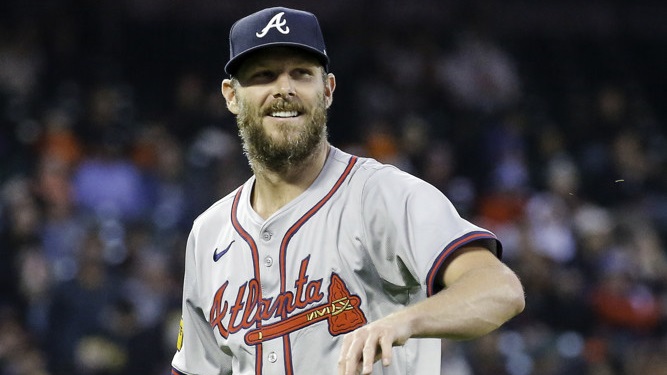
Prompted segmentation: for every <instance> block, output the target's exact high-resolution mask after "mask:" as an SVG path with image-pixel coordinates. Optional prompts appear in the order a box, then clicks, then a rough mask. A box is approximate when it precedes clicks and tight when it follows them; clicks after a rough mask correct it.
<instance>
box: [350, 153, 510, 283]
mask: <svg viewBox="0 0 667 375" xmlns="http://www.w3.org/2000/svg"><path fill="white" fill-rule="evenodd" d="M362 215H363V222H364V223H365V231H366V232H365V234H366V239H367V241H366V242H367V246H369V254H370V256H371V258H372V259H373V263H374V264H375V266H376V269H377V271H378V273H379V274H380V277H382V278H383V279H384V280H385V281H386V282H388V283H390V284H392V285H395V286H397V287H414V286H417V285H418V284H419V285H421V286H422V287H424V288H425V289H426V293H427V295H431V294H433V293H435V292H437V291H438V290H439V289H440V287H439V282H438V281H437V280H436V278H435V275H436V274H437V271H438V269H439V267H440V266H442V264H444V262H445V260H446V259H447V258H448V257H449V256H450V255H451V254H453V253H454V252H455V251H456V250H457V249H459V248H461V247H462V246H464V245H466V244H469V243H471V242H478V243H479V244H481V245H482V246H484V247H486V248H488V249H489V250H490V251H492V252H494V253H495V254H496V256H498V257H500V255H501V249H502V248H501V245H500V242H498V240H497V239H496V237H495V235H494V234H493V233H491V232H490V231H488V230H486V229H483V228H481V227H478V226H476V225H474V224H472V223H471V222H469V221H467V220H465V219H463V218H462V217H461V216H460V215H459V213H458V212H457V211H456V209H455V208H454V206H453V205H452V203H451V202H450V201H449V199H447V197H446V196H445V195H444V194H443V193H442V192H440V191H439V190H438V189H437V188H435V187H434V186H432V185H430V184H429V183H427V182H425V181H423V180H421V179H419V178H417V177H414V176H412V175H410V174H408V173H405V172H402V171H400V170H398V169H396V168H394V167H389V166H387V167H384V168H380V169H379V170H377V171H376V172H375V173H374V174H373V175H372V176H371V177H370V178H369V179H368V180H367V182H366V186H365V187H364V192H363V194H362Z"/></svg>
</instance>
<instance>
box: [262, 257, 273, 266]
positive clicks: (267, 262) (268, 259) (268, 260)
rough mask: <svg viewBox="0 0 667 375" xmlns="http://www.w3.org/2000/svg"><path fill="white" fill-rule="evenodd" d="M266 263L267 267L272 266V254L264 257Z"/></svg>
mask: <svg viewBox="0 0 667 375" xmlns="http://www.w3.org/2000/svg"><path fill="white" fill-rule="evenodd" d="M264 265H265V266H267V267H271V266H272V265H273V258H271V257H270V256H268V257H266V258H264Z"/></svg>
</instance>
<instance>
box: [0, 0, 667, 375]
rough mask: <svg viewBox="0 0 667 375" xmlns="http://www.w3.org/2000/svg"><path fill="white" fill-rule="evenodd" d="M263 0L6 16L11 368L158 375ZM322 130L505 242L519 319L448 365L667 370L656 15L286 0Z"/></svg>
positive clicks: (230, 156) (627, 4) (4, 305)
mask: <svg viewBox="0 0 667 375" xmlns="http://www.w3.org/2000/svg"><path fill="white" fill-rule="evenodd" d="M272 5H276V3H273V2H268V1H222V0H216V1H214V0H180V1H179V0H172V1H163V0H132V1H129V0H128V1H121V0H117V1H110V0H99V1H97V0H96V1H85V0H9V1H3V2H2V4H1V5H0V237H1V239H2V241H1V242H0V260H1V261H0V375H44V374H52V375H59V374H82V375H83V374H85V375H87V374H91V375H92V374H95V375H98V374H99V375H102V374H105V375H106V374H119V373H132V374H146V375H157V374H167V373H168V372H169V362H170V359H171V356H172V354H173V351H174V348H175V341H176V334H177V330H178V319H179V313H180V312H179V311H180V285H181V282H182V277H183V275H182V268H183V265H182V258H183V250H184V241H185V238H186V236H187V233H188V230H189V227H190V224H191V222H192V220H193V218H194V217H195V216H196V215H197V213H198V212H200V211H201V210H203V209H204V208H205V207H207V206H208V205H210V204H211V203H212V202H214V201H215V200H216V199H218V198H219V197H221V196H222V195H223V194H224V193H226V192H228V191H230V190H231V189H233V188H235V187H236V186H238V185H240V184H241V183H242V181H244V180H245V179H246V178H247V177H248V176H249V170H248V167H247V162H246V161H245V159H244V158H243V155H242V152H241V150H240V147H239V141H238V138H237V136H236V130H235V124H234V121H233V118H232V117H231V116H230V115H229V114H228V113H226V110H225V108H224V102H223V99H222V97H221V95H220V93H219V87H220V81H221V80H222V79H223V78H224V73H223V70H222V67H223V65H224V63H225V61H226V59H227V54H228V46H227V33H228V30H229V27H230V26H231V23H232V22H233V20H235V19H237V18H239V17H240V16H243V15H246V14H248V13H249V12H252V11H255V10H257V9H260V8H262V7H265V6H272ZM281 5H285V6H291V7H297V8H303V9H306V10H311V11H313V12H315V13H316V14H317V15H318V17H319V19H320V22H321V24H322V27H323V29H324V33H325V36H326V40H327V44H328V50H329V54H330V56H331V57H332V65H331V68H332V70H333V72H334V73H336V75H337V78H338V88H337V91H336V96H335V102H334V105H333V109H332V111H331V113H330V127H329V128H330V137H331V140H332V141H333V143H334V144H336V145H338V146H339V147H341V148H344V149H346V150H350V151H353V152H357V153H359V154H363V155H369V156H373V157H376V158H378V159H380V160H382V161H385V162H388V163H393V164H396V165H398V166H400V167H402V168H404V169H406V170H408V171H410V172H412V173H414V174H416V175H418V176H420V177H422V178H424V179H426V180H427V181H429V182H431V183H433V184H434V185H435V186H437V187H438V188H440V189H441V190H442V191H444V192H445V193H446V194H447V195H448V196H449V197H450V198H451V200H452V201H453V202H454V204H455V205H456V206H457V208H458V209H459V210H460V211H461V213H462V214H463V215H464V216H465V217H467V218H469V219H471V220H473V221H476V222H478V223H480V224H482V225H483V226H486V227H488V228H490V229H492V230H494V231H495V232H496V233H497V234H498V236H499V237H500V238H501V240H502V241H503V242H504V245H505V257H504V260H505V261H506V262H507V263H508V264H509V265H510V266H512V267H513V269H515V270H516V271H517V273H518V274H519V275H520V277H521V278H522V280H523V283H524V285H525V288H526V294H527V297H526V300H527V308H526V311H525V312H524V313H523V314H522V315H520V316H519V317H517V318H516V319H514V320H513V321H511V322H510V323H509V324H508V325H506V326H505V327H503V328H502V329H501V330H499V331H498V332H495V333H493V334H491V335H489V336H487V337H484V338H482V339H479V340H475V341H471V342H461V343H459V342H451V341H445V345H444V348H443V366H442V367H443V373H444V374H454V375H466V374H494V375H495V374H512V375H521V374H541V375H542V374H659V373H662V374H665V373H667V330H666V328H667V326H666V324H665V323H666V322H667V320H666V317H667V251H666V248H665V244H667V138H666V137H667V126H666V124H665V119H666V113H665V108H666V106H665V99H666V92H665V82H667V80H666V78H667V77H666V75H665V73H666V70H667V49H666V47H667V23H666V22H664V20H665V19H667V3H665V2H664V1H647V0H639V1H632V2H631V1H620V0H595V1H586V2H581V1H573V0H572V1H546V0H538V1H519V0H508V1H503V2H493V1H472V2H471V1H462V0H460V1H455V0H445V1H438V0H423V1H409V2H408V1H397V0H386V1H379V0H364V1H351V0H338V1H330V2H326V3H325V2H314V1H283V2H282V4H281Z"/></svg>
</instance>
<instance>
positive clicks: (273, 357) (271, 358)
mask: <svg viewBox="0 0 667 375" xmlns="http://www.w3.org/2000/svg"><path fill="white" fill-rule="evenodd" d="M267 359H268V360H269V362H271V363H274V362H275V361H277V360H278V354H276V352H271V353H269V356H268V357H267Z"/></svg>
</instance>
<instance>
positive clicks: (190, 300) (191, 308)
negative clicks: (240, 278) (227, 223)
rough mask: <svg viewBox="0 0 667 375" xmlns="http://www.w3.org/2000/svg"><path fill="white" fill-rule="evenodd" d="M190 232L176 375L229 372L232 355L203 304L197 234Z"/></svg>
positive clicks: (174, 370) (212, 374) (174, 360)
mask: <svg viewBox="0 0 667 375" xmlns="http://www.w3.org/2000/svg"><path fill="white" fill-rule="evenodd" d="M193 233H194V232H191V233H190V236H189V238H188V242H187V246H186V252H185V278H184V281H183V304H182V316H181V327H180V331H179V336H178V342H177V345H176V350H177V351H176V354H174V357H173V360H172V362H171V365H172V372H171V373H172V375H229V374H231V373H232V358H231V355H229V354H227V353H225V352H223V351H222V350H221V349H220V347H219V346H218V345H217V342H216V340H215V337H214V334H213V330H212V329H211V325H210V324H209V323H208V321H207V320H206V318H205V316H204V313H203V311H202V309H201V307H200V303H199V301H200V299H199V296H198V286H197V276H196V275H197V272H196V271H197V264H196V258H195V252H196V251H195V249H196V246H195V236H194V234H193Z"/></svg>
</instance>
